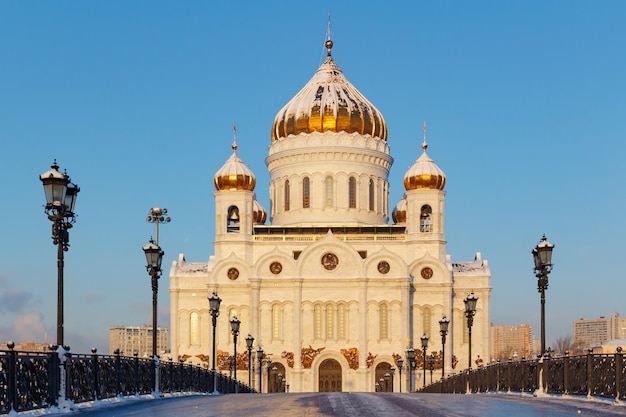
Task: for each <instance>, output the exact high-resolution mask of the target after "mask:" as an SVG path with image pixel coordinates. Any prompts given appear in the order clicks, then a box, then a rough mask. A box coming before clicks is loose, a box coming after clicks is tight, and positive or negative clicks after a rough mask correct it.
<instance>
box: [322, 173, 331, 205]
mask: <svg viewBox="0 0 626 417" xmlns="http://www.w3.org/2000/svg"><path fill="white" fill-rule="evenodd" d="M324 185H325V188H326V207H332V206H333V177H326V181H325V184H324Z"/></svg>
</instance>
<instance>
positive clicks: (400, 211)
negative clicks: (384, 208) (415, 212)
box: [391, 196, 407, 223]
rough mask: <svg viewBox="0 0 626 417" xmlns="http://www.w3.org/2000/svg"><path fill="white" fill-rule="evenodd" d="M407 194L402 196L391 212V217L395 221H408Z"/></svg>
mask: <svg viewBox="0 0 626 417" xmlns="http://www.w3.org/2000/svg"><path fill="white" fill-rule="evenodd" d="M406 207H407V203H406V196H402V198H401V199H400V201H398V204H396V207H395V208H394V209H393V211H392V212H391V218H392V219H393V222H394V223H406Z"/></svg>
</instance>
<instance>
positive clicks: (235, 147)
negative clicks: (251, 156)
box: [231, 121, 237, 152]
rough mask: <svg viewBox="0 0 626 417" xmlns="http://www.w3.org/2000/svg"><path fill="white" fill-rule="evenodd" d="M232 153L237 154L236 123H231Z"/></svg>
mask: <svg viewBox="0 0 626 417" xmlns="http://www.w3.org/2000/svg"><path fill="white" fill-rule="evenodd" d="M231 147H232V148H233V152H237V122H236V121H235V122H233V145H232V146H231Z"/></svg>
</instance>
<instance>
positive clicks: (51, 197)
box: [39, 159, 80, 347]
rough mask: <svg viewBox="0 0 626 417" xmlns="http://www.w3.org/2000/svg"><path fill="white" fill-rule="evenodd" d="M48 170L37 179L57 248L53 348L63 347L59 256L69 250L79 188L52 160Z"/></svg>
mask: <svg viewBox="0 0 626 417" xmlns="http://www.w3.org/2000/svg"><path fill="white" fill-rule="evenodd" d="M50 168H51V169H50V170H49V171H46V172H44V173H43V174H41V175H40V176H39V179H40V180H41V182H42V184H43V190H44V193H45V195H46V205H45V212H46V214H47V215H48V219H49V220H50V221H52V243H53V244H54V245H57V345H58V346H60V347H63V267H64V265H65V261H64V255H63V253H64V252H67V251H68V250H69V248H70V243H69V242H70V234H69V229H71V228H72V225H73V224H74V222H75V221H76V216H75V215H74V205H75V204H76V196H77V195H78V192H79V191H80V188H79V187H78V186H77V185H76V184H73V183H72V182H71V181H70V177H69V175H67V173H63V174H62V173H60V172H59V166H58V165H57V161H56V159H55V160H54V163H53V164H52V165H51V166H50Z"/></svg>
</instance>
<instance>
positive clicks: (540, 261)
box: [531, 235, 554, 355]
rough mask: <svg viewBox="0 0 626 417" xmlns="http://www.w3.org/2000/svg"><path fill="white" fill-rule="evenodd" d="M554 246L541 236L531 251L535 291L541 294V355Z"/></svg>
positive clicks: (544, 339) (544, 345)
mask: <svg viewBox="0 0 626 417" xmlns="http://www.w3.org/2000/svg"><path fill="white" fill-rule="evenodd" d="M553 249H554V244H552V243H550V242H548V241H547V239H546V235H543V237H542V238H541V241H540V242H539V243H538V244H537V246H535V248H534V249H533V250H532V251H531V253H532V254H533V260H534V262H535V276H536V277H537V290H538V291H539V292H540V293H541V354H542V355H543V354H544V353H545V351H546V290H547V289H548V274H549V273H550V272H552V250H553Z"/></svg>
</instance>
